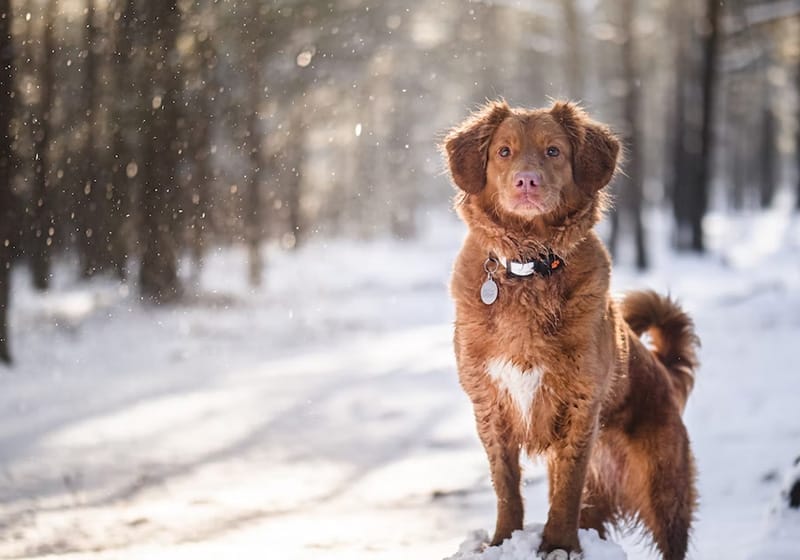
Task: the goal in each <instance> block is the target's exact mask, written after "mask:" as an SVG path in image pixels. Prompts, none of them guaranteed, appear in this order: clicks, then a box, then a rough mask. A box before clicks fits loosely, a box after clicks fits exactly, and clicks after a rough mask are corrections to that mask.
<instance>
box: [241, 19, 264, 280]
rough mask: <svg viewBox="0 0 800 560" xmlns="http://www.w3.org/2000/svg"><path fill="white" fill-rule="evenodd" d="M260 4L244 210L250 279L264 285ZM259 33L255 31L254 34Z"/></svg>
mask: <svg viewBox="0 0 800 560" xmlns="http://www.w3.org/2000/svg"><path fill="white" fill-rule="evenodd" d="M259 6H260V4H259V3H254V4H253V14H252V21H251V23H250V28H251V29H250V33H249V34H248V36H249V38H250V44H251V50H250V56H249V57H245V61H246V62H247V71H248V72H249V73H250V74H251V75H250V79H249V84H248V88H249V97H250V99H249V105H250V107H249V109H250V116H249V117H248V123H247V147H248V150H249V156H250V184H249V185H248V190H247V195H246V197H247V198H246V201H247V202H246V205H245V212H244V231H245V238H246V240H247V253H248V278H249V280H250V285H251V286H253V287H258V286H260V285H261V274H262V271H263V268H264V262H263V260H262V256H261V239H262V237H263V235H264V226H263V212H262V206H263V200H262V196H261V171H262V169H263V167H264V163H263V157H262V149H261V141H262V134H261V118H260V110H261V103H262V101H263V98H264V93H263V91H264V90H263V87H264V84H263V82H262V72H261V65H262V64H264V60H263V57H262V56H261V54H262V53H261V49H260V48H259V47H258V45H260V44H261V41H259V37H258V35H259V33H258V30H259V26H258V24H257V22H258V21H259V16H260V8H259ZM254 32H255V33H254Z"/></svg>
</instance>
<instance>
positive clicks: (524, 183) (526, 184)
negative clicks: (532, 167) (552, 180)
mask: <svg viewBox="0 0 800 560" xmlns="http://www.w3.org/2000/svg"><path fill="white" fill-rule="evenodd" d="M541 184H542V176H541V175H540V174H539V173H537V172H536V171H519V172H518V173H516V174H514V186H516V187H517V188H518V189H532V188H535V187H538V186H540V185H541Z"/></svg>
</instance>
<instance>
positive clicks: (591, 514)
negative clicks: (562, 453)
mask: <svg viewBox="0 0 800 560" xmlns="http://www.w3.org/2000/svg"><path fill="white" fill-rule="evenodd" d="M616 514H617V507H616V504H615V503H614V501H613V500H612V498H611V495H610V493H609V491H608V489H607V488H606V485H605V484H603V483H601V481H600V480H599V479H598V477H597V474H595V473H590V474H589V475H588V476H587V477H586V485H585V486H584V488H583V499H582V500H581V517H580V522H579V526H580V528H581V529H594V530H595V531H597V533H598V534H599V535H600V537H601V538H603V539H604V538H606V526H607V525H610V524H613V523H614V521H615V520H616V518H617V515H616Z"/></svg>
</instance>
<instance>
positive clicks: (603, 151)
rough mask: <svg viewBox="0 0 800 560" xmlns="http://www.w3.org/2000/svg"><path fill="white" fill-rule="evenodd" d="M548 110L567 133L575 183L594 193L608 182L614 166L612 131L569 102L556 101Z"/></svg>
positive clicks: (615, 145)
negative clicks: (570, 145)
mask: <svg viewBox="0 0 800 560" xmlns="http://www.w3.org/2000/svg"><path fill="white" fill-rule="evenodd" d="M550 114H551V115H553V117H554V118H555V119H556V121H558V123H559V124H560V125H561V126H563V127H564V129H565V130H566V131H567V134H569V137H570V141H571V143H572V177H573V179H574V180H575V184H576V185H578V186H579V187H580V188H582V189H584V190H585V191H587V192H589V193H594V192H596V191H598V190H600V189H602V188H603V187H605V186H606V185H607V184H608V183H610V182H611V178H612V177H613V176H614V172H615V171H616V169H617V157H618V156H619V149H620V145H619V140H617V137H616V136H614V133H612V132H611V130H610V129H609V128H608V127H607V126H606V125H604V124H600V123H598V122H595V121H593V120H592V119H590V118H589V117H588V115H586V113H585V112H584V111H583V109H581V108H580V107H578V106H577V105H575V104H573V103H568V102H564V101H557V102H555V103H554V104H553V107H552V108H551V109H550Z"/></svg>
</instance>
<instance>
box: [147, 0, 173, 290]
mask: <svg viewBox="0 0 800 560" xmlns="http://www.w3.org/2000/svg"><path fill="white" fill-rule="evenodd" d="M142 16H143V17H142V19H143V20H144V25H145V26H146V27H147V33H146V36H147V37H148V39H149V40H150V41H151V49H150V50H151V53H150V65H149V66H150V67H149V68H148V76H149V77H150V80H149V84H150V88H151V92H152V95H149V96H145V100H144V102H145V103H149V104H150V111H149V114H148V116H147V120H146V123H145V131H146V132H145V133H144V135H143V136H144V146H143V166H144V170H143V175H144V177H143V184H144V185H143V186H144V189H143V192H142V200H141V203H142V217H141V235H140V238H141V240H142V244H143V246H144V247H143V248H144V253H143V255H142V264H141V268H140V271H139V284H140V289H141V292H142V296H143V297H145V298H146V299H148V300H149V301H151V302H153V303H163V302H168V301H172V300H175V299H176V298H177V297H179V296H180V293H181V286H180V281H179V278H178V245H177V241H178V237H177V235H176V232H175V230H176V229H177V226H178V223H179V217H180V208H179V197H178V185H177V181H176V176H175V175H176V169H177V165H178V150H179V146H178V143H179V142H178V126H179V125H178V92H179V87H180V81H179V78H178V68H177V64H178V62H177V57H178V54H177V46H176V42H177V38H178V29H179V26H180V13H179V10H178V6H177V0H165V1H164V2H157V3H150V2H146V3H144V6H143V13H142Z"/></svg>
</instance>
